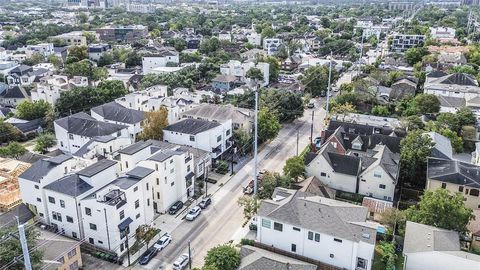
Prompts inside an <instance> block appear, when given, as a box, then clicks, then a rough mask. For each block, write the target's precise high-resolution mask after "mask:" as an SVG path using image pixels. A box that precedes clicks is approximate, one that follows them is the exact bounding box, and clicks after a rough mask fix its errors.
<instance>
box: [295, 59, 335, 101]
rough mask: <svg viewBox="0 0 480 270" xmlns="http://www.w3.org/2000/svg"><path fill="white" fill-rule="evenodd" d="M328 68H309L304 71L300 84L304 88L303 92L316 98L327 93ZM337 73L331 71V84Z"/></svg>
mask: <svg viewBox="0 0 480 270" xmlns="http://www.w3.org/2000/svg"><path fill="white" fill-rule="evenodd" d="M328 73H329V72H328V68H326V67H324V66H321V65H319V66H314V67H310V68H308V69H307V70H306V71H305V74H304V76H303V79H302V84H303V85H304V86H305V92H307V93H310V94H311V95H312V96H314V97H317V96H320V95H322V94H326V93H327V88H328V75H329V74H328ZM336 77H337V73H336V71H335V70H332V83H333V82H335V80H336Z"/></svg>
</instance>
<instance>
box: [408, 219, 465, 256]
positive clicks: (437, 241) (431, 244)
mask: <svg viewBox="0 0 480 270" xmlns="http://www.w3.org/2000/svg"><path fill="white" fill-rule="evenodd" d="M459 250H460V240H459V235H458V233H457V232H455V231H449V230H444V229H440V228H436V227H433V226H428V225H424V224H420V223H415V222H411V221H407V226H406V229H405V241H404V246H403V253H406V254H407V253H414V252H425V251H459Z"/></svg>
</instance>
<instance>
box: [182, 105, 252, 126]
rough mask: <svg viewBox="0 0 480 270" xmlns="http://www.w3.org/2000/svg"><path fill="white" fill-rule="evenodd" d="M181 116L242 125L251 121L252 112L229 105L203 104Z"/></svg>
mask: <svg viewBox="0 0 480 270" xmlns="http://www.w3.org/2000/svg"><path fill="white" fill-rule="evenodd" d="M181 115H182V116H184V117H185V116H191V117H193V118H200V119H205V120H210V121H218V122H224V121H227V120H230V119H231V120H232V122H233V123H242V122H244V121H253V112H252V110H249V109H243V108H238V107H235V106H233V105H231V104H228V105H218V104H209V103H203V104H200V105H199V106H197V107H195V108H193V109H190V110H188V111H186V112H184V113H182V114H181Z"/></svg>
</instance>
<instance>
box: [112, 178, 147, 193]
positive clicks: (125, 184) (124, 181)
mask: <svg viewBox="0 0 480 270" xmlns="http://www.w3.org/2000/svg"><path fill="white" fill-rule="evenodd" d="M140 180H141V179H139V178H133V177H128V176H122V177H119V178H117V179H115V180H114V181H113V182H112V185H115V186H117V187H119V188H121V189H123V190H126V189H128V188H130V187H131V186H133V185H135V184H137V183H138V182H139V181H140Z"/></svg>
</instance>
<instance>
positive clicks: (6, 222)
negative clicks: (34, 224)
mask: <svg viewBox="0 0 480 270" xmlns="http://www.w3.org/2000/svg"><path fill="white" fill-rule="evenodd" d="M34 216H35V214H33V213H32V211H30V209H28V206H26V205H25V204H24V203H21V204H19V205H17V206H15V207H13V208H12V209H11V210H10V211H8V212H6V213H3V214H1V215H0V228H10V227H16V226H17V218H16V217H18V220H19V221H20V224H23V223H27V222H28V221H29V220H30V219H32V218H33V217H34Z"/></svg>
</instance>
